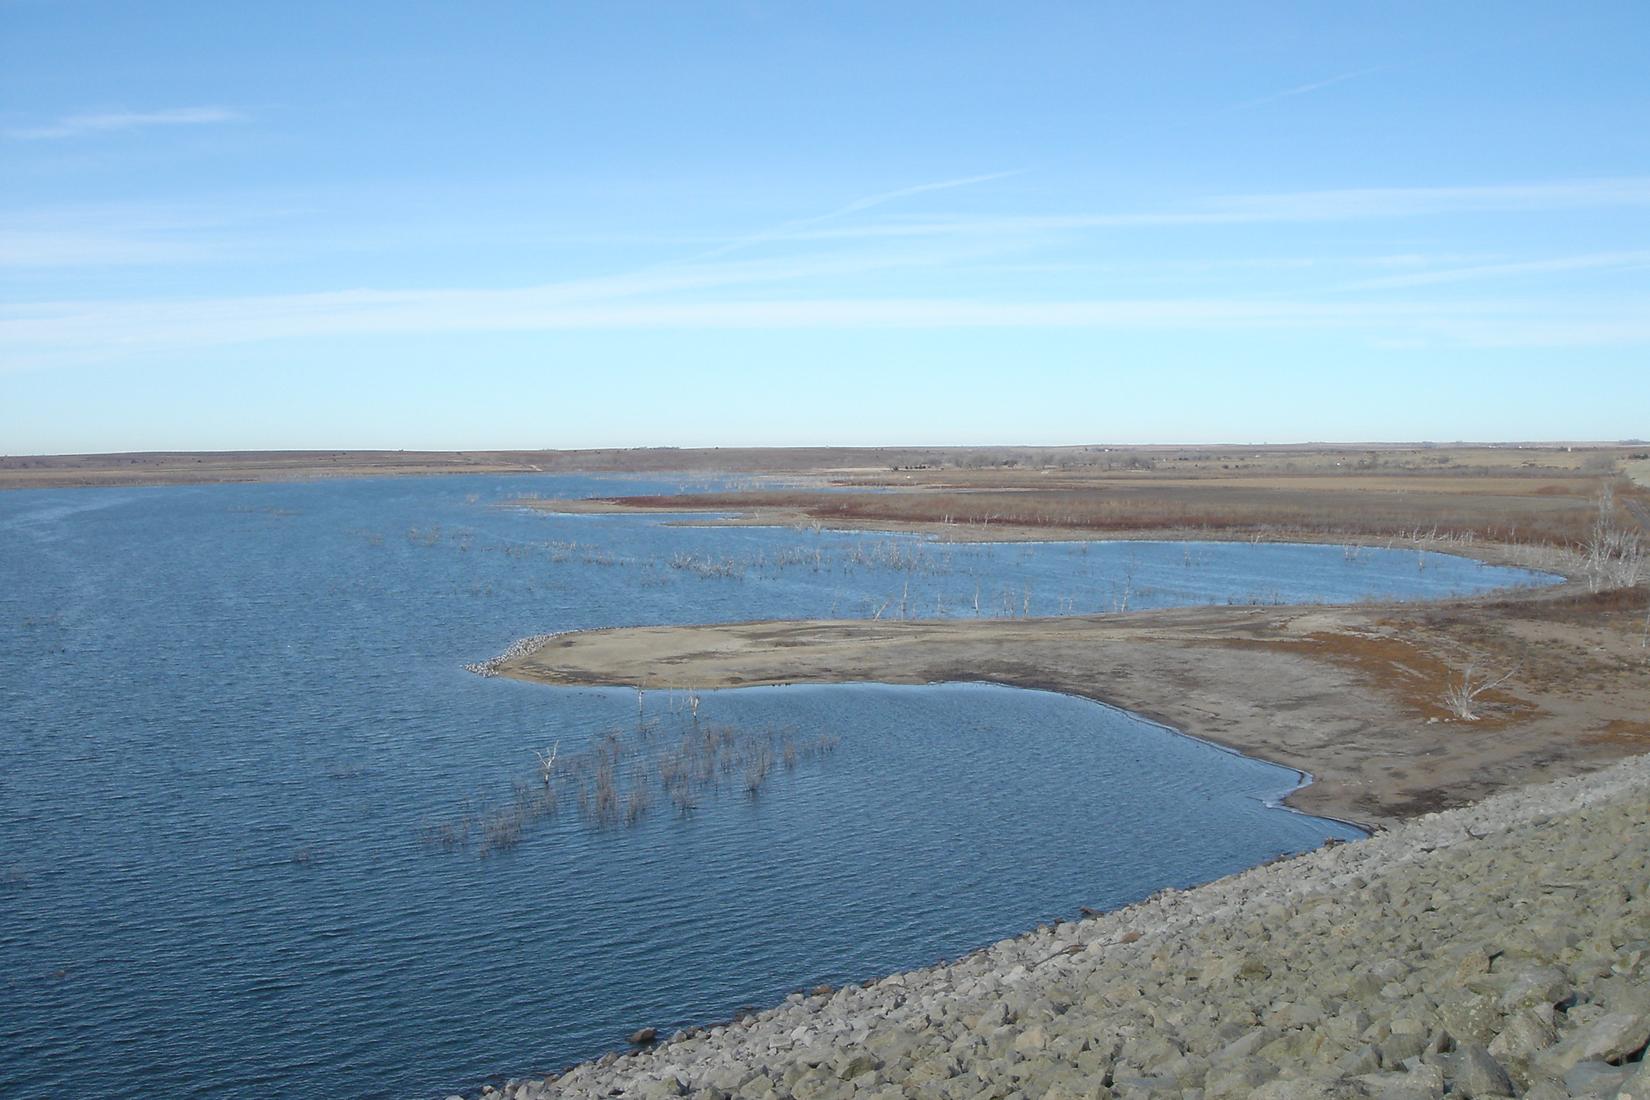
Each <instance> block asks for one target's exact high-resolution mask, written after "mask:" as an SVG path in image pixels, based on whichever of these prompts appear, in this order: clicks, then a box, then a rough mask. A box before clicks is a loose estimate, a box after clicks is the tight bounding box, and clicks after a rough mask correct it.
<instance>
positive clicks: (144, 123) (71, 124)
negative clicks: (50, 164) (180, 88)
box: [5, 107, 246, 141]
mask: <svg viewBox="0 0 1650 1100" xmlns="http://www.w3.org/2000/svg"><path fill="white" fill-rule="evenodd" d="M245 117H246V116H245V115H244V114H242V113H241V112H239V111H234V110H230V109H229V108H227V107H173V108H169V109H166V110H160V111H105V112H101V113H97V114H84V115H69V116H67V117H65V118H60V119H58V120H57V121H55V122H51V123H47V124H46V125H44V126H32V127H23V128H20V129H15V130H7V131H6V132H5V133H6V136H7V137H8V138H11V139H13V140H15V141H49V140H55V139H58V138H76V137H85V136H87V135H89V134H106V133H119V132H125V131H130V130H147V129H151V128H153V127H157V126H210V125H214V124H217V123H224V122H239V121H241V120H243V119H244V118H245Z"/></svg>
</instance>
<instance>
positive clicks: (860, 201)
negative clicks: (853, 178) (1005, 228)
mask: <svg viewBox="0 0 1650 1100" xmlns="http://www.w3.org/2000/svg"><path fill="white" fill-rule="evenodd" d="M1027 171H1029V169H1024V168H1021V169H1015V170H1013V171H1009V172H987V173H985V174H983V175H976V176H961V177H958V178H956V179H948V180H937V181H935V182H932V183H918V184H914V185H912V186H910V187H901V188H897V189H896V190H893V191H880V192H878V193H876V194H874V195H865V196H863V197H861V198H857V199H854V200H853V201H852V202H849V203H845V204H843V205H842V206H839V207H837V208H836V209H835V210H829V211H827V212H825V213H823V214H816V215H813V216H812V217H807V218H797V219H795V220H793V221H788V222H784V223H782V224H780V225H777V226H775V227H774V228H772V229H765V230H762V231H761V232H758V233H752V234H749V235H748V236H744V237H739V238H737V239H735V240H732V241H729V242H727V243H726V244H723V245H720V246H718V247H716V248H712V249H710V250H708V251H706V252H703V253H701V254H700V255H699V256H697V257H695V258H696V259H701V260H708V259H713V258H715V257H717V256H726V255H727V254H729V253H730V252H735V251H737V250H739V249H742V248H749V247H751V246H752V245H756V244H762V243H765V242H768V241H779V240H785V239H794V238H795V237H796V236H797V235H798V232H799V231H801V230H806V229H808V228H809V227H810V226H816V225H820V224H822V223H824V222H830V221H835V220H836V219H838V218H845V217H847V216H849V215H850V214H857V213H860V212H861V211H865V210H871V209H873V208H875V207H878V206H883V205H885V204H887V203H891V202H897V201H899V200H900V199H905V198H910V197H911V196H913V195H922V194H926V193H928V192H930V191H950V190H953V189H955V188H958V187H972V186H973V185H975V184H978V183H989V182H991V181H992V180H1001V179H1008V178H1009V177H1011V176H1023V175H1025V173H1026V172H1027Z"/></svg>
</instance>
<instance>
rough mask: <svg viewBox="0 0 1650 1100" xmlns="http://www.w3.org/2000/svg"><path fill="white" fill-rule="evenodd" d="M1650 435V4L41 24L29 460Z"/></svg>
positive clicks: (15, 225) (545, 7)
mask: <svg viewBox="0 0 1650 1100" xmlns="http://www.w3.org/2000/svg"><path fill="white" fill-rule="evenodd" d="M1631 437H1650V4H1646V3H1644V2H1642V0H1625V2H1619V3H1611V2H1598V3H1585V2H1579V3H1574V4H1564V5H1559V4H1552V3H1540V4H1533V3H1519V2H1516V0H1508V2H1498V3H1495V4H1436V3H1403V2H1391V3H1356V2H1337V3H1329V2H1324V3H1288V2H1269V3H1243V2H1231V0H1223V2H1219V3H1207V4H1202V3H1172V2H1171V3H1163V4H1121V3H1099V2H1064V3H1051V2H1042V0H1025V2H1018V3H1013V4H1004V3H969V2H960V0H959V2H952V3H925V2H921V0H902V2H900V3H897V4H890V3H887V2H886V0H876V2H868V3H852V2H816V3H801V2H784V3H781V2H768V0H729V2H713V0H704V2H688V0H682V2H676V0H668V2H667V0H657V2H654V3H630V2H625V0H601V2H596V0H591V2H583V3H581V2H565V3H543V2H531V3H528V2H523V3H507V2H502V0H500V2H487V0H476V2H474V3H462V4H461V3H456V2H446V3H427V2H420V0H393V2H379V0H352V2H351V3H348V4H336V3H307V2H302V0H292V2H288V3H281V4H258V5H254V4H223V3H221V2H220V3H175V2H167V0H152V2H146V3H143V4H135V3H130V2H125V0H122V2H113V3H102V2H92V0H0V453H3V454H29V453H65V452H87V451H124V450H157V449H265V448H287V447H292V448H334V447H372V448H378V447H384V448H407V449H415V448H437V449H482V448H537V447H592V446H658V445H666V446H709V445H730V446H731V445H825V444H840V445H866V444H922V445H933V444H970V443H977V444H1062V443H1103V442H1116V443H1148V442H1163V443H1171V442H1174V443H1201V442H1236V443H1244V442H1300V441H1310V440H1338V441H1363V440H1394V441H1396V440H1421V439H1429V440H1439V441H1447V440H1534V439H1571V440H1579V439H1599V440H1605V439H1623V438H1631Z"/></svg>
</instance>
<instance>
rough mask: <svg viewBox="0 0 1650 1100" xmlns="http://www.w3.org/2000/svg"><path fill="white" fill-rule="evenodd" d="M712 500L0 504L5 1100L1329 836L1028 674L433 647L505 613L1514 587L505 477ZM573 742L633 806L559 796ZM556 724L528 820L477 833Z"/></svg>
mask: <svg viewBox="0 0 1650 1100" xmlns="http://www.w3.org/2000/svg"><path fill="white" fill-rule="evenodd" d="M707 487H710V488H714V487H715V485H714V483H712V484H709V485H707V484H706V483H705V482H703V481H698V480H696V481H695V482H693V483H691V484H690V483H687V482H682V481H678V480H674V479H669V478H656V479H598V478H576V477H548V476H540V477H476V478H471V477H448V478H430V479H419V478H407V479H385V480H358V481H327V482H313V483H304V484H285V485H225V486H179V487H166V488H154V489H84V490H75V491H46V490H31V491H21V492H12V493H6V494H0V579H3V581H4V584H3V588H0V661H3V667H4V669H5V673H4V676H3V678H0V745H3V751H4V767H3V768H0V982H3V983H4V984H3V987H0V1094H3V1095H6V1096H13V1095H15V1096H35V1095H45V1094H57V1093H63V1092H87V1093H93V1094H99V1095H122V1094H125V1095H135V1094H144V1095H169V1096H206V1095H211V1096H215V1097H253V1096H266V1095H270V1094H272V1093H277V1092H278V1093H280V1094H282V1095H289V1096H314V1095H320V1094H322V1093H323V1092H325V1093H332V1094H340V1095H352V1096H395V1097H402V1096H411V1097H425V1096H442V1095H445V1094H446V1093H449V1092H451V1091H454V1090H458V1089H474V1088H475V1087H476V1086H478V1085H479V1084H480V1083H481V1082H482V1081H483V1080H485V1079H487V1078H488V1077H489V1076H492V1075H498V1074H512V1075H519V1074H525V1073H526V1072H528V1071H530V1070H540V1071H544V1070H551V1069H556V1068H560V1067H561V1066H563V1065H565V1064H567V1063H569V1062H572V1061H575V1060H579V1059H583V1058H588V1057H592V1056H594V1055H597V1054H600V1053H602V1052H603V1051H605V1050H608V1049H611V1048H614V1047H616V1046H621V1045H622V1044H623V1040H624V1037H625V1036H626V1035H627V1034H628V1033H629V1032H630V1031H632V1030H634V1029H635V1028H638V1027H641V1026H644V1025H650V1026H656V1027H659V1028H660V1029H661V1030H662V1031H664V1032H667V1033H668V1032H669V1031H670V1030H671V1029H673V1028H676V1027H679V1026H685V1025H689V1024H694V1023H704V1022H708V1021H711V1020H715V1019H720V1018H727V1017H728V1016H730V1015H732V1014H733V1013H734V1012H735V1011H737V1010H738V1009H740V1008H742V1007H745V1006H765V1005H768V1004H771V1003H773V1002H775V1001H777V1000H778V999H780V998H782V997H783V996H784V994H786V993H787V992H790V991H793V990H796V989H798V988H799V987H803V986H811V985H814V984H817V983H837V984H840V983H843V982H848V981H854V980H865V979H869V978H872V977H875V976H878V975H880V974H883V973H887V972H889V971H892V970H896V969H902V968H908V967H912V966H918V965H924V964H928V963H931V962H934V961H936V960H937V959H939V958H941V957H955V956H956V955H958V954H961V953H964V952H966V951H968V950H971V949H973V948H975V947H979V946H982V945H984V944H986V943H989V942H991V941H993V940H996V939H999V938H1002V937H1004V936H1008V935H1012V934H1015V933H1017V932H1020V931H1024V930H1026V929H1029V928H1030V927H1032V926H1034V925H1035V924H1036V923H1037V922H1039V921H1041V920H1045V919H1051V918H1054V917H1061V916H1063V917H1074V916H1076V915H1077V912H1078V908H1079V906H1091V907H1095V908H1105V907H1113V906H1118V905H1123V904H1126V903H1128V902H1130V901H1133V900H1137V899H1139V898H1141V897H1144V896H1146V895H1148V894H1151V893H1153V892H1154V891H1156V890H1158V889H1161V888H1163V887H1165V886H1188V885H1192V884H1195V883H1198V882H1203V881H1207V880H1209V879H1211V878H1215V877H1218V876H1221V875H1224V874H1227V873H1230V872H1232V871H1236V870H1238V869H1241V868H1243V867H1246V866H1250V865H1252V864H1255V863H1257V862H1260V861H1262V860H1264V859H1267V858H1269V857H1271V856H1274V855H1277V854H1280V853H1285V852H1296V851H1301V850H1304V849H1308V848H1312V847H1315V846H1316V845H1318V844H1320V843H1321V842H1322V841H1323V840H1324V839H1326V838H1328V837H1343V838H1344V837H1351V836H1356V835H1357V833H1356V831H1355V830H1353V829H1351V828H1350V827H1348V826H1345V825H1343V824H1340V823H1336V822H1331V821H1325V820H1322V819H1317V818H1312V817H1309V816H1305V815H1302V814H1297V813H1293V812H1290V811H1288V810H1284V809H1281V808H1279V807H1278V805H1277V801H1278V799H1280V798H1281V797H1282V796H1283V795H1285V794H1286V793H1287V792H1288V791H1289V790H1291V789H1292V788H1293V787H1294V786H1296V785H1297V784H1298V782H1299V781H1300V777H1299V776H1298V774H1297V773H1295V772H1293V771H1291V770H1289V769H1285V768H1280V767H1276V766H1274V765H1271V764H1267V763H1264V762H1260V761H1255V760H1251V759H1247V758H1245V757H1242V756H1239V755H1236V754H1233V753H1230V752H1226V751H1223V750H1221V749H1219V748H1217V747H1215V746H1212V745H1208V744H1204V743H1202V742H1199V741H1196V740H1193V739H1191V738H1186V737H1181V736H1178V735H1175V734H1173V733H1172V732H1169V731H1166V730H1164V729H1163V728H1161V727H1158V726H1155V725H1153V724H1151V723H1149V722H1146V721H1145V720H1143V719H1140V718H1137V717H1135V716H1132V715H1130V714H1128V713H1126V712H1122V711H1118V710H1115V709H1112V708H1108V707H1104V706H1101V705H1099V704H1096V703H1093V702H1089V701H1086V700H1082V699H1076V698H1071V697H1066V696H1061V695H1055V694H1049V693H1045V692H1035V691H1024V690H1017V689H1012V688H1005V687H1000V686H992V685H983V684H945V685H933V686H927V687H910V686H904V687H895V686H888V685H877V684H851V685H838V686H814V687H803V686H795V687H780V688H751V689H741V690H737V691H721V692H699V691H694V690H693V688H694V685H691V684H686V685H682V690H680V691H674V692H650V693H648V694H646V695H643V696H638V694H637V693H636V692H635V691H632V690H615V689H571V688H550V687H543V686H538V685H529V684H523V683H516V682H512V681H507V680H500V679H483V678H481V677H478V676H475V675H472V674H471V673H468V672H466V671H465V670H464V666H465V665H466V664H467V663H471V662H476V661H480V660H484V659H486V658H488V657H491V656H493V655H494V654H496V653H498V652H500V651H501V650H503V649H504V648H505V647H506V646H507V645H509V644H510V643H511V642H512V641H513V640H515V639H517V638H520V637H523V636H526V635H530V634H537V633H544V632H550V631H561V630H574V629H586V628H592V627H604V626H614V625H633V624H651V623H692V622H708V621H737V620H749V619H770V618H810V617H840V618H859V617H879V616H880V617H899V616H901V615H904V616H907V617H929V616H948V617H967V616H975V615H981V616H992V615H1000V616H1012V615H1025V614H1031V615H1050V614H1069V613H1092V612H1095V611H1109V610H1133V609H1138V608H1147V607H1163V606H1173V605H1179V604H1192V603H1296V602H1318V601H1351V600H1359V599H1377V598H1378V599H1388V598H1400V599H1430V598H1437V597H1441V596H1446V595H1457V594H1465V593H1472V592H1478V591H1483V590H1485V589H1489V588H1494V587H1501V586H1508V585H1520V584H1538V583H1545V582H1547V581H1549V580H1551V579H1552V578H1548V577H1543V576H1541V575H1538V574H1533V573H1527V572H1523V571H1519V570H1511V569H1500V568H1495V567H1491V566H1486V565H1481V564H1479V563H1477V562H1473V561H1468V560H1466V559H1461V558H1455V557H1450V556H1446V555H1439V554H1433V553H1422V552H1417V551H1416V550H1413V549H1393V550H1382V549H1367V548H1366V549H1343V548H1341V547H1334V546H1294V545H1270V544H1261V545H1252V544H1243V543H1190V544H1169V543H1129V542H1092V543H1090V542H1077V543H1040V544H1012V543H998V544H951V543H940V542H934V541H930V540H927V539H924V538H920V537H917V536H910V535H889V534H882V533H867V532H831V531H812V530H793V529H786V528H753V527H683V526H672V525H670V524H669V523H668V522H667V517H659V516H567V515H546V514H541V513H536V512H532V511H529V510H527V509H524V508H520V507H513V506H510V502H511V501H512V500H513V499H515V498H516V497H518V496H520V495H522V494H529V493H531V494H535V495H540V496H553V497H563V498H568V497H579V496H589V495H612V494H629V493H668V492H677V491H681V490H682V489H683V488H697V489H703V488H707ZM707 738H710V739H711V740H715V739H716V738H720V739H721V741H720V742H718V743H719V744H722V745H724V746H725V756H726V759H724V757H723V756H714V755H713V756H712V757H704V758H695V759H701V762H703V760H710V761H711V763H710V764H707V765H706V766H705V768H704V771H703V773H701V774H699V775H698V776H697V778H695V779H693V780H692V781H691V783H690V786H691V792H690V795H689V796H686V797H680V796H679V795H677V794H673V791H680V790H682V789H684V788H682V787H681V786H680V783H681V782H688V781H679V782H678V786H677V787H675V788H671V789H666V786H665V783H664V780H663V779H662V778H660V776H661V774H662V773H661V769H662V768H664V767H665V766H666V763H667V762H671V761H675V762H679V761H680V760H681V759H683V758H682V757H681V753H682V752H684V751H686V750H684V748H683V746H692V745H700V744H703V743H706V739H707ZM604 746H608V747H612V752H613V754H614V759H615V761H616V770H615V775H616V776H617V780H616V781H617V783H618V784H619V793H620V795H621V797H622V798H623V799H624V801H623V803H622V805H623V806H625V807H627V808H631V809H632V810H633V812H621V813H620V814H618V815H611V816H607V817H602V816H600V815H597V814H595V813H594V812H591V811H590V810H588V809H587V810H586V811H585V812H582V813H581V812H580V810H579V809H578V807H577V797H578V795H577V792H578V791H581V790H582V791H583V792H584V794H585V796H586V797H587V798H588V797H589V791H590V789H591V788H590V786H589V784H590V779H591V776H592V775H594V774H595V771H594V769H595V768H596V767H597V764H596V761H598V759H599V756H600V754H601V753H602V752H605V751H608V749H606V748H604ZM552 748H554V749H555V752H556V754H557V757H558V761H559V764H558V767H559V768H561V769H563V770H562V771H561V772H558V773H557V777H556V778H555V779H554V781H553V786H554V787H555V788H556V790H557V791H558V792H559V793H558V798H559V803H558V808H557V811H556V812H555V813H553V814H551V813H548V812H542V813H540V812H535V813H533V814H530V815H526V816H525V817H521V818H520V820H519V821H518V822H517V823H518V824H523V827H522V828H521V829H520V832H519V835H515V836H512V837H510V838H509V843H502V842H500V843H489V834H488V831H487V829H488V823H489V822H490V821H495V820H496V819H497V815H498V814H499V813H501V812H504V811H506V810H508V809H509V808H510V807H513V806H519V805H521V804H523V803H522V800H523V799H524V798H533V797H538V794H537V793H536V792H540V791H542V777H541V776H540V775H539V774H538V771H537V767H538V763H537V757H536V756H535V753H548V751H549V750H550V749H552ZM717 751H723V750H717ZM764 752H765V753H766V754H767V756H766V759H767V762H768V766H767V768H766V769H765V770H764V775H763V778H762V779H761V781H760V782H759V783H758V784H757V790H756V791H755V793H754V794H753V793H752V792H751V791H750V790H748V789H747V786H748V785H749V784H748V783H747V782H746V775H747V772H748V771H749V769H750V767H751V762H752V761H753V760H758V759H760V758H762V754H763V753H764ZM670 766H672V767H674V766H675V764H671V765H670ZM630 791H641V792H642V794H641V795H638V796H637V797H638V798H642V799H643V800H644V801H645V802H646V804H645V805H641V806H640V807H639V808H635V807H634V800H632V799H630V798H629V797H628V792H630ZM679 801H680V802H682V803H683V804H681V805H679V804H678V802H679ZM688 803H691V808H690V809H689V808H686V805H687V804H688Z"/></svg>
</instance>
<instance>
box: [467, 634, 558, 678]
mask: <svg viewBox="0 0 1650 1100" xmlns="http://www.w3.org/2000/svg"><path fill="white" fill-rule="evenodd" d="M564 633H566V631H557V632H556V633H554V634H534V635H531V636H529V637H526V638H518V639H516V640H515V641H513V642H511V643H510V648H508V649H506V650H505V651H504V652H503V653H500V654H499V655H498V656H497V657H489V658H487V659H486V660H485V661H477V662H476V663H475V664H473V665H465V666H464V671H465V672H473V673H475V674H476V675H477V676H497V675H498V670H499V669H500V668H502V667H504V665H505V664H506V663H507V662H509V661H513V660H515V659H516V658H517V657H526V656H528V655H529V654H532V653H536V652H538V651H539V650H540V649H542V648H543V647H544V644H545V643H546V642H548V641H550V640H551V639H552V638H556V637H558V636H560V635H561V634H564Z"/></svg>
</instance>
